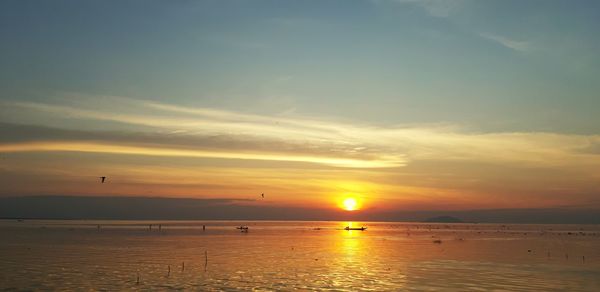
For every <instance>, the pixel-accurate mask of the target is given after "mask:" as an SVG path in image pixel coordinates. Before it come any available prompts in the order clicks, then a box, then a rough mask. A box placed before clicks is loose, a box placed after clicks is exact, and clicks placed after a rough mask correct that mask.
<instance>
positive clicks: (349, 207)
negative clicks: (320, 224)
mask: <svg viewBox="0 0 600 292" xmlns="http://www.w3.org/2000/svg"><path fill="white" fill-rule="evenodd" d="M343 204H344V209H345V210H346V211H354V210H356V208H357V207H358V203H357V202H356V199H354V198H346V199H345V200H344V202H343Z"/></svg>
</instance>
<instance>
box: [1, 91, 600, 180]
mask: <svg viewBox="0 0 600 292" xmlns="http://www.w3.org/2000/svg"><path fill="white" fill-rule="evenodd" d="M110 99H111V102H110V104H111V108H110V109H109V108H102V107H98V106H97V104H96V103H93V102H92V103H93V104H91V105H90V104H86V102H85V99H83V100H79V101H77V102H75V103H74V104H75V105H73V104H70V105H69V104H50V103H35V102H27V103H25V102H11V103H5V105H6V106H7V107H10V108H12V109H11V112H13V113H14V114H17V115H25V116H29V117H36V118H38V119H39V118H40V117H41V116H42V115H39V113H44V114H50V117H46V118H43V120H38V121H37V123H39V124H44V125H50V126H52V124H53V122H54V120H55V119H62V118H65V117H67V118H68V119H72V120H85V119H88V120H96V121H100V122H103V121H104V122H107V121H109V122H118V123H122V124H128V125H135V126H139V127H141V128H140V129H141V131H143V132H147V133H153V134H152V137H154V138H148V136H146V139H145V141H143V142H141V141H140V140H135V139H134V138H135V135H132V137H131V138H128V137H123V135H121V137H120V139H121V141H119V140H118V139H110V140H102V139H100V140H98V141H89V139H88V140H85V141H83V140H78V139H77V138H76V137H73V139H68V140H66V141H46V140H44V141H27V142H19V143H16V142H18V141H15V143H9V142H10V141H6V143H5V144H4V145H3V146H2V150H3V151H82V152H86V151H87V152H108V153H126V154H136V153H137V154H143V155H165V156H189V157H212V158H225V159H256V160H277V161H293V162H309V163H318V164H323V165H330V166H337V167H358V168H363V167H365V168H370V167H400V166H404V165H406V164H407V163H411V161H418V160H429V159H437V160H464V161H478V162H488V163H501V164H502V163H506V164H520V165H530V166H560V165H579V166H581V165H599V164H600V160H599V157H598V156H594V155H593V154H592V153H586V152H583V151H581V149H585V148H586V147H589V145H590V143H598V142H595V141H598V140H599V139H600V138H599V137H598V136H594V135H591V136H585V135H563V134H554V133H468V132H465V131H464V130H461V128H460V127H458V126H456V125H455V126H439V125H421V126H410V127H405V126H398V127H378V126H368V125H361V124H352V123H349V122H347V123H342V122H336V121H327V120H317V119H307V118H302V117H284V116H279V117H269V116H262V115H253V114H245V113H238V112H232V111H224V110H217V109H210V108H194V107H182V106H178V105H171V104H165V103H158V102H153V101H144V100H132V99H128V98H119V97H110ZM119 104H122V105H127V107H125V106H119ZM144 112H146V114H144ZM215 141H220V142H218V143H217V142H215Z"/></svg>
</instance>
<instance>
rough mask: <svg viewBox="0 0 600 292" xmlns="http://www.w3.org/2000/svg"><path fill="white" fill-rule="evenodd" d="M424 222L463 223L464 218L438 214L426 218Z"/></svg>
mask: <svg viewBox="0 0 600 292" xmlns="http://www.w3.org/2000/svg"><path fill="white" fill-rule="evenodd" d="M423 222H431V223H463V221H462V220H460V219H458V218H456V217H452V216H438V217H432V218H429V219H426V220H425V221H423Z"/></svg>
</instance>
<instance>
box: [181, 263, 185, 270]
mask: <svg viewBox="0 0 600 292" xmlns="http://www.w3.org/2000/svg"><path fill="white" fill-rule="evenodd" d="M184 270H185V262H181V271H182V272H183V271H184Z"/></svg>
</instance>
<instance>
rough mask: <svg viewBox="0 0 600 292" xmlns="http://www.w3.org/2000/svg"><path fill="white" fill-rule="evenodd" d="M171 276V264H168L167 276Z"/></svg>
mask: <svg viewBox="0 0 600 292" xmlns="http://www.w3.org/2000/svg"><path fill="white" fill-rule="evenodd" d="M169 276H171V265H168V266H167V277H169Z"/></svg>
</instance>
